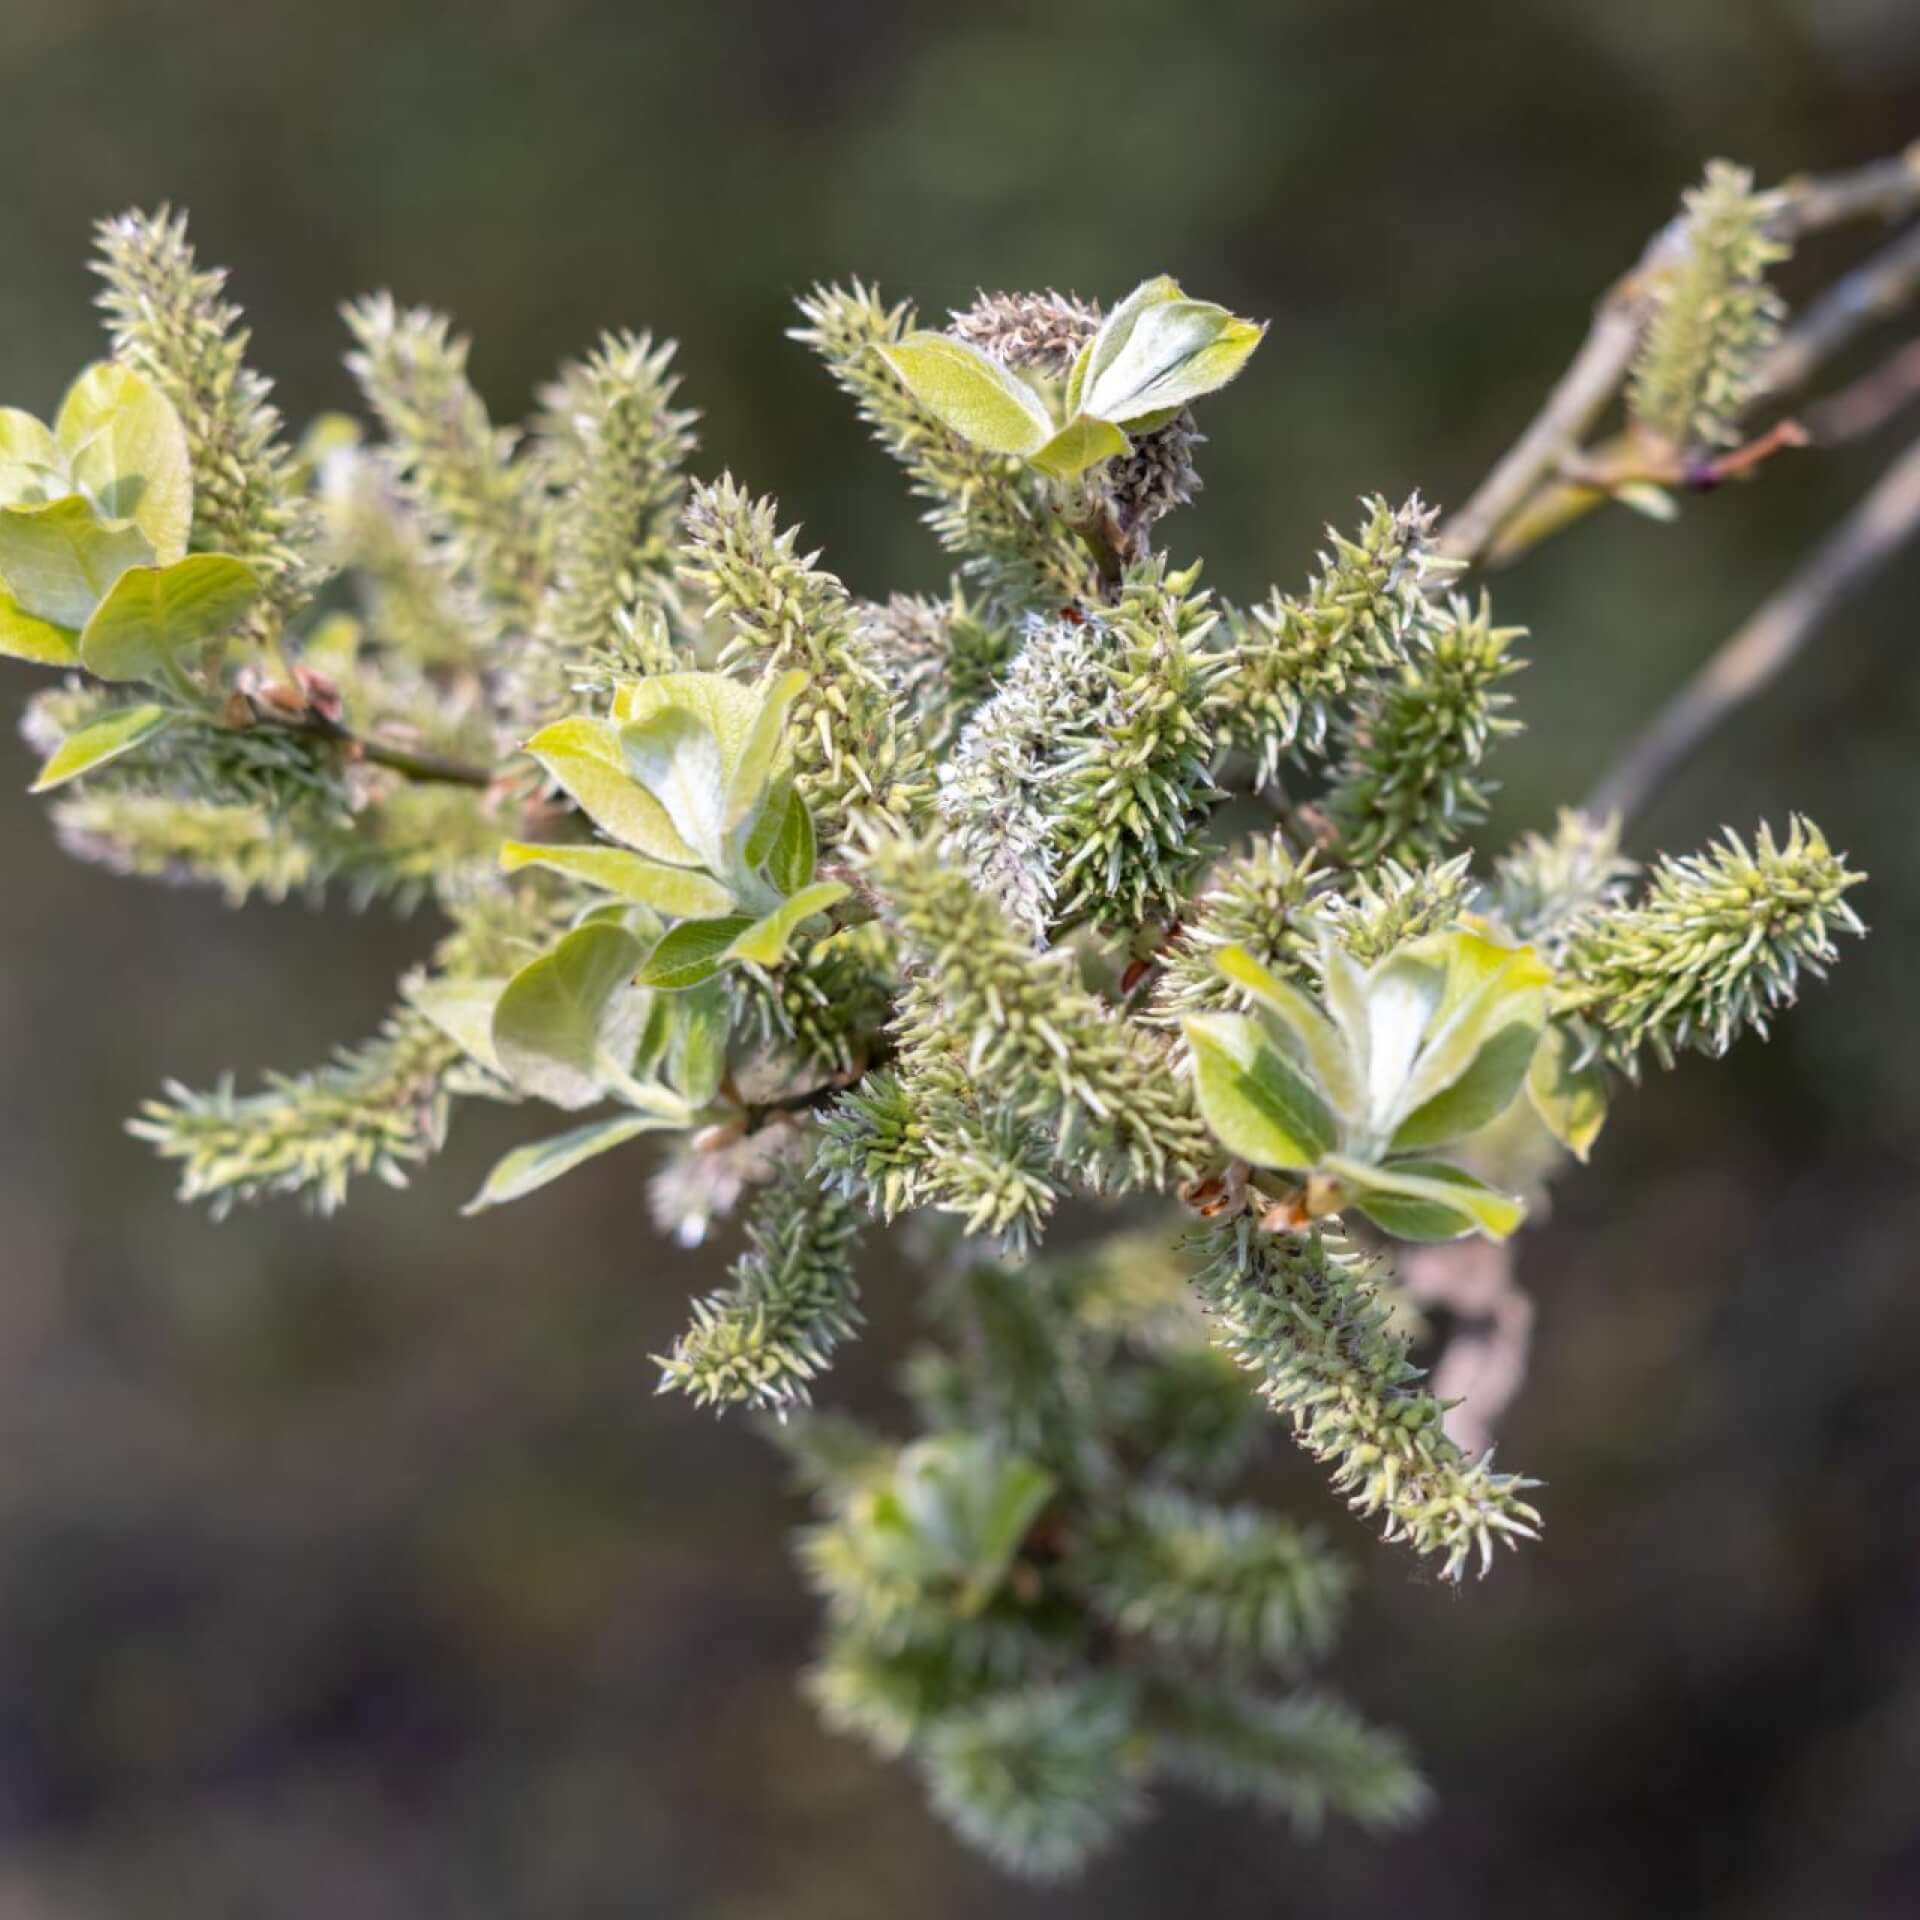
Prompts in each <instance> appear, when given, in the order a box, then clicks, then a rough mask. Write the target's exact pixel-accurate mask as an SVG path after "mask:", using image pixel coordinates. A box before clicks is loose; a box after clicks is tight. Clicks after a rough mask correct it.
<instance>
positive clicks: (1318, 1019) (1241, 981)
mask: <svg viewBox="0 0 1920 1920" xmlns="http://www.w3.org/2000/svg"><path fill="white" fill-rule="evenodd" d="M1213 964H1214V966H1215V967H1216V968H1218V970H1219V971H1220V972H1221V973H1222V974H1223V975H1224V976H1225V977H1226V978H1227V979H1229V980H1231V981H1232V982H1233V984H1234V985H1235V986H1236V987H1238V988H1239V989H1240V990H1241V992H1242V993H1244V994H1246V995H1247V996H1248V997H1249V998H1250V999H1252V1000H1253V1001H1254V1002H1255V1003H1256V1004H1257V1005H1258V1006H1259V1008H1260V1009H1261V1011H1262V1012H1263V1013H1267V1014H1271V1015H1272V1016H1273V1019H1274V1022H1275V1023H1276V1025H1277V1027H1278V1028H1279V1032H1278V1033H1277V1034H1276V1035H1275V1038H1276V1039H1277V1040H1279V1041H1280V1043H1281V1045H1280V1051H1281V1052H1282V1053H1286V1054H1289V1055H1291V1056H1292V1057H1293V1058H1294V1059H1296V1060H1297V1061H1298V1062H1299V1063H1300V1064H1301V1065H1302V1066H1304V1067H1305V1068H1306V1069H1307V1073H1308V1075H1309V1077H1311V1078H1312V1079H1313V1080H1315V1081H1317V1082H1318V1083H1319V1086H1320V1090H1321V1092H1323V1093H1324V1094H1325V1095H1326V1096H1327V1098H1328V1099H1329V1100H1330V1101H1332V1103H1333V1104H1334V1106H1335V1107H1336V1108H1338V1109H1339V1111H1340V1112H1342V1113H1344V1114H1346V1115H1348V1116H1349V1117H1351V1118H1354V1119H1358V1118H1360V1117H1361V1105H1362V1103H1361V1085H1360V1072H1359V1068H1358V1065H1357V1063H1356V1062H1355V1060H1354V1058H1353V1054H1352V1051H1351V1049H1349V1047H1348V1046H1347V1043H1346V1041H1345V1039H1344V1038H1342V1036H1341V1034H1340V1030H1339V1029H1338V1028H1337V1027H1336V1026H1335V1025H1334V1024H1333V1022H1332V1021H1331V1020H1329V1019H1328V1018H1327V1016H1326V1015H1325V1014H1324V1013H1322V1012H1321V1011H1320V1009H1319V1008H1318V1007H1317V1006H1316V1005H1315V1004H1314V1003H1313V1001H1312V1000H1310V999H1309V998H1308V997H1307V996H1306V995H1305V994H1304V993H1302V992H1301V991H1300V989H1299V988H1298V987H1296V986H1294V985H1293V984H1292V983H1291V982H1290V981H1287V980H1282V979H1281V978H1280V977H1279V976H1278V975H1277V974H1274V973H1270V972H1269V971H1268V970H1267V969H1266V968H1265V967H1263V966H1262V965H1261V964H1260V963H1259V961H1257V960H1256V959H1255V958H1254V957H1253V955H1252V954H1250V953H1249V952H1248V951H1247V950H1246V948H1245V947H1223V948H1222V949H1221V950H1220V952H1219V953H1217V954H1216V955H1215V956H1214V961H1213Z"/></svg>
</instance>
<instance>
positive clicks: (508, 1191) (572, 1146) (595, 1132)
mask: <svg viewBox="0 0 1920 1920" xmlns="http://www.w3.org/2000/svg"><path fill="white" fill-rule="evenodd" d="M672 1124H673V1123H672V1121H670V1120H663V1119H661V1118H659V1117H658V1116H657V1115H655V1114H650V1113H615V1114H609V1115H608V1116H607V1117H606V1118H605V1119H604V1120H589V1121H588V1122H587V1124H586V1125H585V1126H584V1127H575V1128H574V1129H573V1130H572V1132H570V1133H562V1134H556V1135H555V1136H554V1138H553V1139H551V1140H537V1141H535V1142H534V1143H533V1144H532V1145H531V1146H526V1147H515V1148H514V1150H513V1151H512V1152H511V1153H509V1154H507V1155H506V1156H505V1157H504V1158H502V1159H501V1160H500V1161H499V1162H497V1163H496V1165H495V1166H494V1169H493V1171H492V1172H491V1173H490V1174H488V1175H487V1177H486V1180H485V1182H484V1183H483V1185H482V1186H481V1188H480V1191H479V1192H478V1193H476V1194H475V1195H474V1196H473V1198H472V1199H471V1200H469V1201H468V1202H467V1204H466V1205H465V1206H464V1207H462V1208H461V1209H460V1211H461V1212H462V1213H465V1214H475V1213H484V1212H485V1211H486V1210H487V1208H489V1207H500V1206H505V1205H506V1203H507V1202H508V1201H509V1200H518V1199H520V1198H521V1197H522V1196H523V1195H525V1194H529V1193H532V1192H533V1191H534V1190H535V1189H536V1188H539V1187H544V1186H545V1185H546V1184H547V1183H548V1182H549V1181H550V1180H558V1179H559V1178H560V1176H561V1175H562V1174H563V1173H571V1172H572V1171H573V1169H574V1168H575V1167H577V1166H578V1165H579V1164H580V1163H581V1161H583V1160H591V1159H592V1158H593V1157H594V1155H595V1154H598V1153H605V1152H606V1151H607V1150H608V1149H609V1148H611V1147H618V1146H623V1145H624V1144H625V1143H626V1142H627V1141H629V1140H631V1139H633V1137H634V1136H635V1135H636V1134H642V1133H654V1132H657V1131H659V1129H661V1128H662V1127H668V1126H671V1125H672Z"/></svg>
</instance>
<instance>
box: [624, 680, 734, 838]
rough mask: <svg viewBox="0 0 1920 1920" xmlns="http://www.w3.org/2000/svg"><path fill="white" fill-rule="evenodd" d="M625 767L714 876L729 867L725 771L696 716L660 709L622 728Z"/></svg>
mask: <svg viewBox="0 0 1920 1920" xmlns="http://www.w3.org/2000/svg"><path fill="white" fill-rule="evenodd" d="M620 748H621V751H622V752H623V753H624V754H625V755H626V756H627V769H628V771H629V772H630V773H631V774H632V775H633V777H634V778H635V779H636V780H638V781H639V782H640V784H641V785H642V786H643V787H645V788H646V790H647V791H648V792H649V793H650V794H652V795H653V797H654V798H655V799H656V800H658V801H659V802H660V804H661V806H663V807H664V808H665V809H666V812H667V818H668V819H669V820H671V821H672V822H673V830H674V832H675V833H677V834H678V835H679V836H680V838H681V839H682V840H684V841H685V842H686V843H687V845H688V846H690V847H691V848H692V849H693V850H694V852H695V853H697V854H698V855H699V856H700V860H701V864H702V865H704V866H705V867H707V868H708V869H709V871H711V872H713V873H722V872H724V871H725V870H726V865H727V847H726V814H727V770H726V766H725V763H724V762H723V761H722V760H721V757H720V742H719V741H718V740H716V739H715V738H714V737H713V729H712V728H711V727H709V726H708V725H707V723H706V721H705V720H704V719H702V718H701V716H700V715H699V714H697V713H690V712H689V711H688V710H687V709H686V708H685V707H662V708H661V709H660V710H659V711H658V712H656V713H650V714H648V715H647V717H646V718H645V719H644V720H632V721H629V722H628V723H627V724H626V725H625V726H623V727H622V728H621V729H620Z"/></svg>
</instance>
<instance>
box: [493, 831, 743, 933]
mask: <svg viewBox="0 0 1920 1920" xmlns="http://www.w3.org/2000/svg"><path fill="white" fill-rule="evenodd" d="M500 866H501V870H502V871H503V872H506V873H518V872H519V871H520V869H521V868H522V867H545V868H547V869H548V870H549V871H550V872H553V873H564V874H565V875H567V877H568V878H569V879H573V880H584V881H585V882H586V883H587V885H588V886H590V887H599V888H600V889H601V890H602V891H603V892H606V893H617V894H618V895H619V896H620V897H621V899H623V900H632V901H635V902H637V903H638V904H639V905H641V906H646V907H652V908H654V909H655V911H656V912H659V913H670V914H672V915H673V917H674V918H675V919H676V920H684V919H686V918H688V917H690V916H697V915H702V914H713V913H726V912H728V911H729V910H730V909H731V908H732V906H733V905H734V899H733V895H732V894H730V893H729V892H728V891H727V890H726V888H725V887H723V886H722V885H721V884H720V883H719V881H717V880H712V879H709V878H708V877H707V875H706V874H704V873H702V872H700V871H699V870H698V869H697V868H694V867H669V866H664V865H662V864H661V863H660V862H659V861H657V860H649V859H647V858H646V856H645V855H644V854H638V853H629V852H628V851H627V849H626V848H625V847H550V846H533V845H530V844H529V843H528V842H526V841H524V840H509V841H508V842H507V843H506V844H505V845H504V846H503V847H502V848H501V849H500Z"/></svg>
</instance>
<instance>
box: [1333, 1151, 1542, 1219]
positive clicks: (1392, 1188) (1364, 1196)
mask: <svg viewBox="0 0 1920 1920" xmlns="http://www.w3.org/2000/svg"><path fill="white" fill-rule="evenodd" d="M1320 1164H1321V1170H1322V1171H1323V1172H1326V1173H1330V1174H1332V1175H1333V1176H1334V1177H1335V1178H1336V1179H1338V1180H1339V1181H1340V1183H1341V1185H1342V1186H1344V1187H1346V1188H1347V1189H1348V1190H1349V1192H1350V1193H1351V1194H1352V1196H1353V1199H1352V1202H1351V1204H1352V1205H1353V1207H1354V1208H1355V1209H1356V1211H1358V1212H1360V1213H1364V1214H1365V1215H1366V1216H1367V1218H1368V1219H1369V1220H1371V1221H1372V1222H1373V1223H1374V1225H1375V1226H1377V1227H1379V1228H1380V1229H1382V1231H1384V1232H1386V1233H1390V1234H1392V1235H1394V1237H1395V1238H1396V1239H1400V1240H1458V1239H1459V1238H1460V1237H1461V1236H1462V1235H1463V1234H1468V1233H1472V1232H1474V1231H1476V1230H1478V1231H1479V1232H1481V1233H1484V1234H1486V1235H1487V1236H1488V1237H1489V1238H1491V1239H1494V1240H1504V1239H1506V1238H1507V1236H1508V1235H1509V1234H1511V1233H1512V1232H1513V1230H1514V1229H1515V1228H1516V1227H1517V1226H1519V1224H1520V1222H1521V1221H1522V1220H1524V1219H1525V1218H1526V1217H1527V1210H1526V1208H1525V1207H1524V1206H1522V1205H1521V1203H1520V1202H1519V1201H1518V1200H1516V1199H1514V1198H1513V1197H1512V1196H1511V1195H1510V1194H1505V1193H1501V1192H1500V1191H1499V1190H1498V1189H1497V1188H1495V1187H1490V1186H1488V1185H1487V1183H1486V1182H1485V1181H1484V1180H1477V1179H1475V1178H1474V1176H1473V1175H1472V1174H1470V1173H1469V1172H1467V1170H1466V1169H1465V1168H1464V1167H1456V1166H1453V1165H1451V1164H1450V1163H1449V1162H1447V1161H1445V1160H1395V1161H1393V1162H1392V1163H1391V1164H1389V1165H1387V1166H1384V1167H1375V1166H1369V1165H1367V1164H1366V1162H1364V1161H1360V1160H1348V1159H1345V1158H1343V1157H1341V1156H1340V1155H1338V1154H1329V1155H1328V1156H1327V1157H1326V1159H1324V1160H1323V1161H1322V1162H1321V1163H1320Z"/></svg>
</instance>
